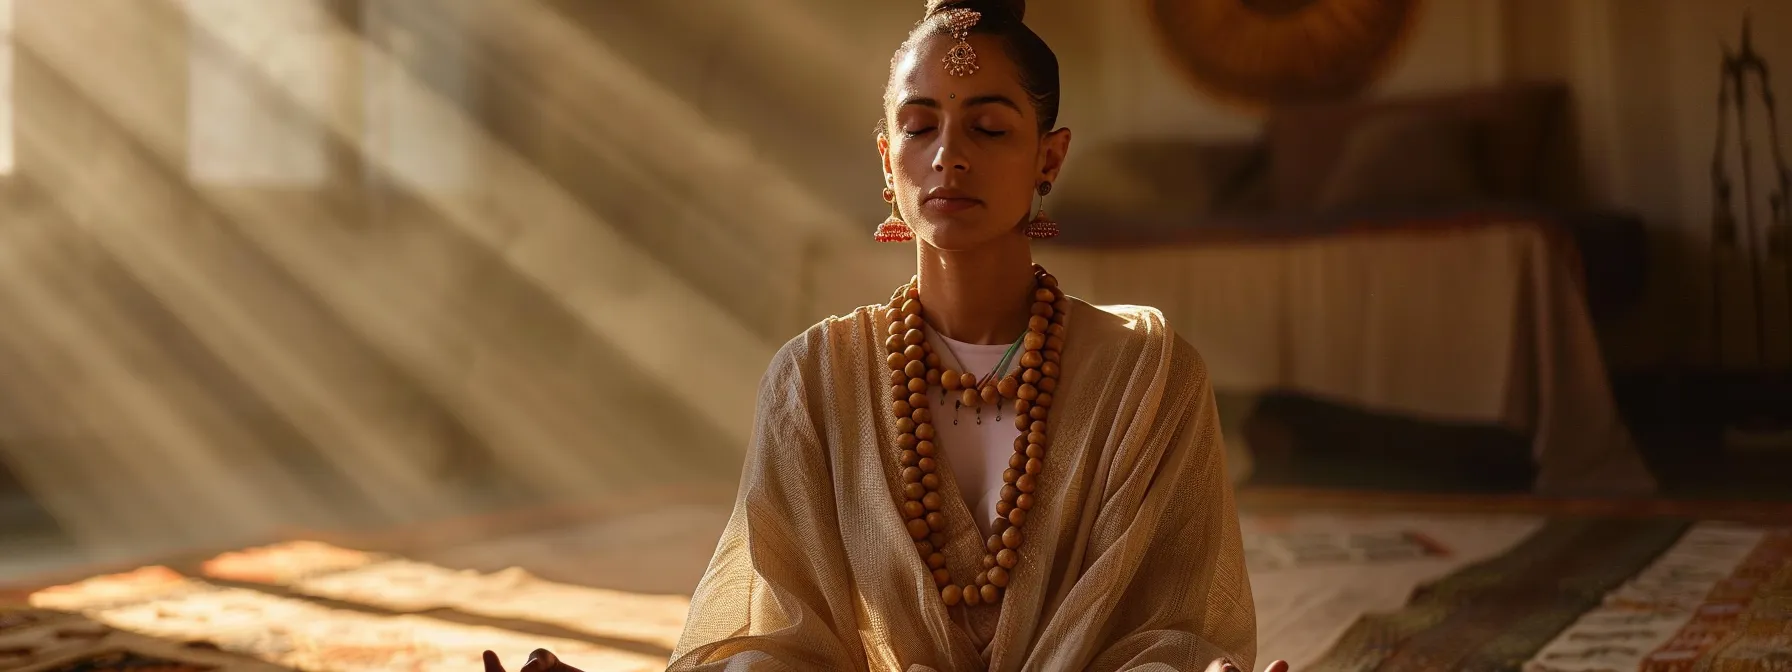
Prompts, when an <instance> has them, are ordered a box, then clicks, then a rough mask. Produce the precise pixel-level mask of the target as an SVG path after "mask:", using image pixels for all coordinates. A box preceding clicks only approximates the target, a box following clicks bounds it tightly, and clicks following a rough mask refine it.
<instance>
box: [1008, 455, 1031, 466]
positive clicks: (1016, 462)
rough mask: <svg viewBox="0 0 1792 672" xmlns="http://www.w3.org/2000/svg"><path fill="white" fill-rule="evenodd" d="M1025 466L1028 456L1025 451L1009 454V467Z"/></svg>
mask: <svg viewBox="0 0 1792 672" xmlns="http://www.w3.org/2000/svg"><path fill="white" fill-rule="evenodd" d="M1025 466H1027V456H1026V454H1025V453H1010V454H1009V455H1008V468H1009V469H1020V468H1023V467H1025Z"/></svg>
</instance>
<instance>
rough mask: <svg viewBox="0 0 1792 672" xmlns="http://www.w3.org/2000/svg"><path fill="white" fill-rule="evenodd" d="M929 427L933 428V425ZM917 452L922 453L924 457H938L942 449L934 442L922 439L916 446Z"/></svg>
mask: <svg viewBox="0 0 1792 672" xmlns="http://www.w3.org/2000/svg"><path fill="white" fill-rule="evenodd" d="M928 427H932V425H928ZM915 452H917V453H920V454H921V456H922V457H936V456H938V455H939V452H940V447H939V446H938V445H936V444H935V443H934V442H932V441H928V440H926V439H922V440H921V441H919V442H917V443H916V444H915Z"/></svg>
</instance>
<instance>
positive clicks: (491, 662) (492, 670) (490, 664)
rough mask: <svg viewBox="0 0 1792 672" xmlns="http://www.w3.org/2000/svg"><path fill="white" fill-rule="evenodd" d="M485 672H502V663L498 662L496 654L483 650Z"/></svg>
mask: <svg viewBox="0 0 1792 672" xmlns="http://www.w3.org/2000/svg"><path fill="white" fill-rule="evenodd" d="M484 658H485V672H504V664H503V663H500V662H498V654H496V653H492V652H491V651H487V652H485V656H484Z"/></svg>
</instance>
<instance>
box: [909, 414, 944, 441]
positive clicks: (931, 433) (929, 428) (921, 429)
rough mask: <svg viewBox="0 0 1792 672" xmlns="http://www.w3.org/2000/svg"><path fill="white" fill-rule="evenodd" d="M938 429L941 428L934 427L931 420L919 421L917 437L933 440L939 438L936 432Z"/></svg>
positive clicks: (916, 430) (916, 426) (916, 431)
mask: <svg viewBox="0 0 1792 672" xmlns="http://www.w3.org/2000/svg"><path fill="white" fill-rule="evenodd" d="M911 420H912V419H911ZM938 431H939V430H936V429H934V428H933V423H931V422H923V423H919V424H917V425H915V438H917V439H920V440H922V441H932V440H934V439H935V438H937V436H938V435H937V434H936V432H938Z"/></svg>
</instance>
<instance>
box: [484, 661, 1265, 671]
mask: <svg viewBox="0 0 1792 672" xmlns="http://www.w3.org/2000/svg"><path fill="white" fill-rule="evenodd" d="M486 669H487V672H491V669H490V668H489V667H488V668H486ZM498 672H502V670H499V671H498ZM1207 672H1251V671H1250V670H1246V669H1241V668H1239V667H1238V666H1237V665H1233V664H1232V661H1230V660H1226V659H1225V658H1219V659H1216V660H1214V661H1213V662H1212V663H1208V665H1207ZM1263 672H1288V663H1284V662H1282V661H1279V660H1278V661H1276V662H1273V663H1270V664H1269V667H1265V668H1263Z"/></svg>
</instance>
